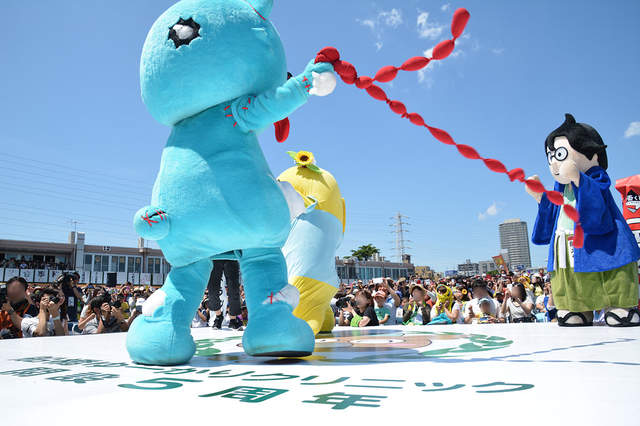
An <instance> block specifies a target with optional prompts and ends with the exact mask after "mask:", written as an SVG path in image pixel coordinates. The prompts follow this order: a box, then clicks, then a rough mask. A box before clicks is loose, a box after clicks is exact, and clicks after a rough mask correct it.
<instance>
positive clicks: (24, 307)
mask: <svg viewBox="0 0 640 426" xmlns="http://www.w3.org/2000/svg"><path fill="white" fill-rule="evenodd" d="M78 279H79V274H77V273H63V274H61V275H60V276H59V277H58V279H57V280H56V282H54V283H51V284H42V285H40V284H39V285H37V286H34V285H32V284H30V283H28V282H27V281H26V280H25V279H24V278H22V277H13V278H10V279H9V280H7V282H6V284H2V285H0V339H11V338H21V337H42V336H65V335H79V334H101V333H113V332H126V331H127V330H128V329H129V326H130V325H131V323H132V322H133V320H134V319H135V318H136V317H137V316H138V315H140V313H141V312H142V304H143V303H144V301H145V300H146V299H147V298H148V297H149V296H150V292H151V291H152V289H151V288H149V289H147V288H144V287H134V286H133V285H131V283H126V284H124V285H122V286H119V287H114V288H109V287H106V286H94V285H91V284H89V285H87V286H85V287H84V288H80V286H79V285H78Z"/></svg>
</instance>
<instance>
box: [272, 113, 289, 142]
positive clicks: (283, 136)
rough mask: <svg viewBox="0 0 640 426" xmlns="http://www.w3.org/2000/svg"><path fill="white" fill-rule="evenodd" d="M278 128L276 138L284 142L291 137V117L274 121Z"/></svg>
mask: <svg viewBox="0 0 640 426" xmlns="http://www.w3.org/2000/svg"><path fill="white" fill-rule="evenodd" d="M273 125H274V126H275V128H276V140H277V141H278V143H282V142H284V141H286V140H287V138H288V137H289V118H288V117H287V118H285V119H284V120H280V121H277V122H275V123H273Z"/></svg>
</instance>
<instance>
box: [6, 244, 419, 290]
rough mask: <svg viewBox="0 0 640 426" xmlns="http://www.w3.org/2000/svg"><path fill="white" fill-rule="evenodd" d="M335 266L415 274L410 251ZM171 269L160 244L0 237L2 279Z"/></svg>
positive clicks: (357, 272)
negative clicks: (122, 244) (398, 258)
mask: <svg viewBox="0 0 640 426" xmlns="http://www.w3.org/2000/svg"><path fill="white" fill-rule="evenodd" d="M336 269H337V272H338V277H339V278H340V280H341V281H342V282H351V281H354V280H362V281H368V280H371V279H373V278H380V277H391V278H393V279H394V280H397V279H399V278H401V277H409V276H411V275H414V274H415V272H416V270H415V267H414V265H413V264H412V263H411V257H410V256H409V255H405V257H404V259H403V262H390V261H387V260H386V259H385V258H384V257H382V256H378V255H376V256H374V258H372V259H371V260H367V261H364V260H358V259H353V258H346V259H340V258H337V257H336ZM170 270H171V265H169V263H168V262H167V261H166V259H165V258H164V256H163V255H162V251H161V250H159V249H153V248H148V247H144V240H143V239H142V238H140V239H138V247H115V246H106V245H105V246H100V245H89V244H85V234H84V233H83V232H78V233H75V232H71V233H70V234H69V242H67V243H51V242H40V241H18V240H0V282H5V281H6V280H7V279H9V278H11V277H13V276H17V275H19V276H22V277H23V278H25V279H26V280H27V281H29V282H34V283H50V282H53V281H54V280H55V279H56V277H57V276H58V275H60V274H61V273H62V272H63V271H78V273H79V274H80V283H81V284H107V285H121V284H124V283H125V282H127V281H129V282H131V283H132V284H134V285H153V286H159V285H162V284H163V283H164V280H165V278H166V276H167V274H168V273H169V271H170Z"/></svg>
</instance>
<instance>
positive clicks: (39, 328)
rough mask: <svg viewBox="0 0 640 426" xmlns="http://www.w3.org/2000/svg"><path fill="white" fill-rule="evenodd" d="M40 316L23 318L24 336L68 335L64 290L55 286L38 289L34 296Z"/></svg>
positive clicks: (21, 325)
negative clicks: (54, 287)
mask: <svg viewBox="0 0 640 426" xmlns="http://www.w3.org/2000/svg"><path fill="white" fill-rule="evenodd" d="M32 298H33V300H34V302H35V303H36V307H37V308H38V316H36V317H25V318H23V319H22V322H21V324H20V329H21V331H22V335H23V336H24V337H44V336H66V335H67V319H66V311H65V309H64V308H65V298H64V294H62V291H60V290H56V289H53V288H40V289H36V290H35V292H34V294H33V296H32Z"/></svg>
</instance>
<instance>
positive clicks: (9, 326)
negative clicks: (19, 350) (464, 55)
mask: <svg viewBox="0 0 640 426" xmlns="http://www.w3.org/2000/svg"><path fill="white" fill-rule="evenodd" d="M28 287H29V285H28V283H27V281H26V280H25V279H24V278H22V277H13V278H10V279H9V281H7V283H6V284H0V339H16V338H20V337H22V330H21V324H22V319H23V318H25V317H36V316H38V308H36V306H35V305H33V304H32V303H31V302H30V301H29V299H30V298H29V297H28V295H27V289H28Z"/></svg>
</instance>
